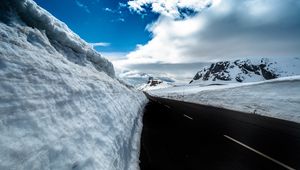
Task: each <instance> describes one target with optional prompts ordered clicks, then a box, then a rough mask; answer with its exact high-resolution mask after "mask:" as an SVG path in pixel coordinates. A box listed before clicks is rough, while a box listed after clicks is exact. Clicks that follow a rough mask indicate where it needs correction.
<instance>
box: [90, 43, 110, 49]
mask: <svg viewBox="0 0 300 170" xmlns="http://www.w3.org/2000/svg"><path fill="white" fill-rule="evenodd" d="M89 44H90V45H91V46H92V47H93V48H94V47H107V46H110V43H107V42H96V43H89Z"/></svg>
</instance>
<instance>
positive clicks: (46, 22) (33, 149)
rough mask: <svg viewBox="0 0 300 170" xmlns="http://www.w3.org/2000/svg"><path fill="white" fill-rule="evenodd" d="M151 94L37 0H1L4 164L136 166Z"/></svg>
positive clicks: (105, 169) (15, 168)
mask: <svg viewBox="0 0 300 170" xmlns="http://www.w3.org/2000/svg"><path fill="white" fill-rule="evenodd" d="M145 103H146V98H145V97H144V95H143V94H141V93H140V92H137V91H134V90H133V89H130V88H128V87H126V86H125V85H123V84H122V83H120V82H119V81H118V80H117V79H115V74H114V69H113V65H112V64H111V63H110V62H109V61H108V60H106V59H105V58H103V57H101V55H100V54H98V53H97V52H96V51H94V50H93V49H92V47H91V46H90V45H89V44H88V43H86V42H85V41H84V40H82V39H80V37H79V36H77V35H76V34H75V33H73V32H72V31H71V30H70V29H69V28H68V27H67V26H66V25H65V24H64V23H62V22H61V21H59V20H57V19H56V18H54V17H53V16H52V15H51V14H49V13H48V12H47V11H45V10H44V9H42V8H41V7H39V6H38V5H36V3H35V2H33V1H32V0H7V1H5V0H1V3H0V169H10V170H23V169H24V170H25V169H26V170H28V169H30V170H40V169H74V170H79V169H84V170H87V169H93V170H94V169H98V170H110V169H116V170H122V169H138V156H139V142H140V141H139V140H140V133H141V128H142V122H141V116H142V109H143V106H144V104H145Z"/></svg>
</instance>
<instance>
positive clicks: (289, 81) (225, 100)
mask: <svg viewBox="0 0 300 170" xmlns="http://www.w3.org/2000/svg"><path fill="white" fill-rule="evenodd" d="M147 92H148V93H149V94H150V95H152V96H158V97H163V98H169V99H175V100H180V101H185V102H192V103H198V104H201V105H209V106H214V107H219V108H226V109H230V110H237V111H241V112H245V113H250V114H259V115H264V116H269V117H275V118H278V119H284V120H288V121H293V122H297V123H300V113H299V110H300V76H291V77H284V78H278V79H274V80H267V81H261V82H252V83H232V84H227V85H211V86H200V85H186V86H180V87H172V88H165V89H159V90H152V91H147Z"/></svg>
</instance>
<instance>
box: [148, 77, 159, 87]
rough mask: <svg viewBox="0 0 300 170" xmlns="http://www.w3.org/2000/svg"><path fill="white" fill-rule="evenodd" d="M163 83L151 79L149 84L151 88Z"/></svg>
mask: <svg viewBox="0 0 300 170" xmlns="http://www.w3.org/2000/svg"><path fill="white" fill-rule="evenodd" d="M160 83H162V81H161V80H155V79H154V78H153V77H149V80H148V83H147V84H149V86H156V85H158V84H160Z"/></svg>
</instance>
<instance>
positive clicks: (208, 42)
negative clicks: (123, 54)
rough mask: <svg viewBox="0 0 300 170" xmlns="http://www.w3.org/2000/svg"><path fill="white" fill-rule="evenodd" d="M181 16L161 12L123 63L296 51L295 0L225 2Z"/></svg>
mask: <svg viewBox="0 0 300 170" xmlns="http://www.w3.org/2000/svg"><path fill="white" fill-rule="evenodd" d="M215 2H219V3H216V4H215V5H212V7H211V8H208V9H206V10H204V11H203V12H202V13H200V14H198V15H196V16H195V17H192V18H187V19H185V20H175V19H173V18H169V17H164V16H161V17H160V18H159V19H158V21H156V22H155V23H154V24H152V25H151V26H149V27H148V30H149V31H150V32H151V33H152V34H153V38H152V39H151V40H150V41H149V42H148V43H147V44H145V45H143V46H141V45H140V46H138V47H137V49H136V50H135V51H133V52H131V53H129V54H128V61H126V62H127V63H181V62H193V61H207V60H218V59H220V58H221V59H222V58H225V57H244V56H286V55H289V56H291V55H299V54H300V49H299V48H298V47H299V46H300V20H299V17H300V5H299V3H296V0H286V1H280V0H263V1H262V0H244V1H239V0H225V1H215Z"/></svg>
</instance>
